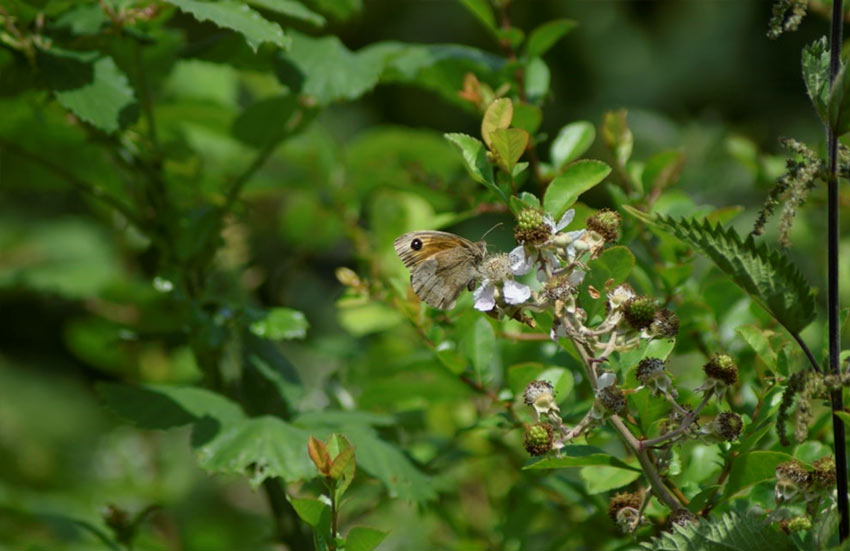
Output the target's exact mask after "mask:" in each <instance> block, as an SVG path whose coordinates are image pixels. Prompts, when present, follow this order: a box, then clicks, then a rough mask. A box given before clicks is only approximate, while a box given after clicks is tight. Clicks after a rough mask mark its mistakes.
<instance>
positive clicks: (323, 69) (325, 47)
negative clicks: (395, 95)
mask: <svg viewBox="0 0 850 551" xmlns="http://www.w3.org/2000/svg"><path fill="white" fill-rule="evenodd" d="M291 34H292V47H291V49H290V51H289V52H288V53H286V54H284V55H283V56H282V58H281V59H282V60H284V61H285V63H286V64H288V65H289V66H291V67H293V68H294V70H295V72H296V73H297V75H296V77H297V78H300V79H303V82H300V91H301V93H303V94H306V95H308V96H312V97H313V98H314V99H315V101H316V103H317V104H318V105H328V104H330V103H333V102H335V101H341V100H353V99H357V98H359V97H360V96H362V95H363V94H364V93H365V92H368V91H369V90H371V89H372V88H374V87H375V85H376V84H377V83H378V78H379V77H380V75H381V72H382V71H383V68H384V58H385V57H386V53H385V52H383V51H381V50H380V49H376V48H364V49H363V50H362V51H360V52H352V51H351V50H349V49H348V48H346V47H345V45H344V44H343V43H342V42H341V41H340V40H339V38H337V37H336V36H323V37H321V38H313V37H309V36H306V35H303V34H300V33H295V32H293V33H291ZM284 84H287V85H289V86H291V83H290V82H284Z"/></svg>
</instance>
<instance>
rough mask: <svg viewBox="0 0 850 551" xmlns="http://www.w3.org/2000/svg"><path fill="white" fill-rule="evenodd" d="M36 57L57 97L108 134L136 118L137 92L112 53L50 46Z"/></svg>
mask: <svg viewBox="0 0 850 551" xmlns="http://www.w3.org/2000/svg"><path fill="white" fill-rule="evenodd" d="M37 61H38V65H39V67H40V68H41V74H42V76H44V79H45V81H46V82H47V85H48V86H49V87H50V88H51V89H52V90H53V94H54V95H55V96H56V99H57V101H59V103H61V104H62V106H63V107H65V108H66V109H68V110H69V111H71V112H72V113H74V114H75V115H76V116H78V117H80V118H81V119H83V120H84V121H86V122H88V123H91V124H92V125H94V126H96V127H97V128H99V129H101V130H103V131H104V132H107V133H109V134H112V133H113V132H115V131H116V130H119V129H120V128H125V127H127V126H129V125H130V124H131V123H132V122H133V121H135V119H136V116H137V115H138V108H137V105H136V95H135V93H134V92H133V88H132V87H131V86H130V83H129V81H128V80H127V76H126V75H125V74H124V73H123V72H122V71H121V69H119V68H118V66H117V65H115V61H113V60H112V58H111V57H109V56H105V55H103V54H101V53H100V52H75V51H71V50H63V49H60V48H50V49H45V50H41V49H39V50H38V54H37Z"/></svg>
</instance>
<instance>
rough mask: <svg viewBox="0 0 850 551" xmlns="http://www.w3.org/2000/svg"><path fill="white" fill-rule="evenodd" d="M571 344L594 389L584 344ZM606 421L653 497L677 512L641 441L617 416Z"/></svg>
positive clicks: (673, 498) (594, 385) (589, 361)
mask: <svg viewBox="0 0 850 551" xmlns="http://www.w3.org/2000/svg"><path fill="white" fill-rule="evenodd" d="M562 322H563V323H566V320H563V319H562ZM572 341H573V344H574V345H575V348H576V350H577V351H578V353H579V355H580V356H581V359H582V363H583V364H584V367H585V370H586V372H587V376H588V378H589V379H590V382H591V386H592V387H593V388H594V389H595V388H596V384H597V383H596V377H595V374H594V369H593V361H592V360H593V358H591V356H590V354H588V353H587V350H586V349H585V347H584V344H582V343H580V342H578V341H576V340H575V339H572ZM608 421H609V422H610V423H611V425H612V426H613V427H614V429H615V430H616V431H617V433H618V435H619V436H620V439H621V440H623V442H624V443H625V444H626V446H628V447H629V448H630V449H631V450H632V453H634V454H635V457H637V460H638V463H640V466H641V468H642V470H643V472H644V474H645V475H646V477H647V478H648V479H649V482H650V485H651V487H652V491H653V492H655V495H657V496H658V498H659V499H660V500H661V501H663V502H664V503H665V504H666V505H667V506H668V507H670V509H672V510H674V511H675V510H677V509H680V508H681V507H682V504H681V503H679V501H678V500H677V499H676V498H675V497H673V494H671V493H670V490H668V489H667V486H666V485H665V484H664V480H662V478H661V475H660V474H659V473H658V469H657V468H656V467H655V464H654V463H653V462H652V460H651V459H650V458H649V455H648V454H647V451H646V450H645V449H643V448H642V447H641V441H640V440H638V439H637V438H635V435H634V434H632V431H630V430H629V428H628V427H627V426H626V424H625V423H624V422H623V420H622V419H621V418H620V416H619V415H612V416H611V417H609V418H608Z"/></svg>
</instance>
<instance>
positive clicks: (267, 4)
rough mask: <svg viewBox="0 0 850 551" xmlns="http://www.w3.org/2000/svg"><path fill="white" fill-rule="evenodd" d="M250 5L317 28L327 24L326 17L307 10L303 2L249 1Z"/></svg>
mask: <svg viewBox="0 0 850 551" xmlns="http://www.w3.org/2000/svg"><path fill="white" fill-rule="evenodd" d="M248 3H249V4H251V5H253V6H256V7H258V8H265V9H267V10H269V11H273V12H276V13H279V14H281V15H285V16H287V17H291V18H293V19H298V20H300V21H305V22H307V23H310V24H312V25H315V26H316V27H322V26H324V24H325V18H324V16H322V15H321V14H318V13H316V12H314V11H313V10H311V9H309V8H307V7H306V6H305V5H304V4H302V3H301V2H295V0H248Z"/></svg>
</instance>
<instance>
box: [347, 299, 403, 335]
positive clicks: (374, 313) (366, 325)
mask: <svg viewBox="0 0 850 551" xmlns="http://www.w3.org/2000/svg"><path fill="white" fill-rule="evenodd" d="M337 306H338V307H339V312H338V318H339V324H340V325H341V326H342V328H343V329H345V330H346V331H348V332H349V333H351V334H352V335H355V336H363V335H368V334H369V333H377V332H380V331H385V330H387V329H389V328H391V327H395V326H396V325H398V324H399V323H401V322H402V320H403V319H404V318H403V317H402V315H401V314H400V313H399V311H398V310H396V309H394V308H390V307H389V306H387V305H385V304H381V303H378V302H366V303H362V302H361V303H356V304H347V303H345V302H344V301H340V302H338V303H337Z"/></svg>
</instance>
